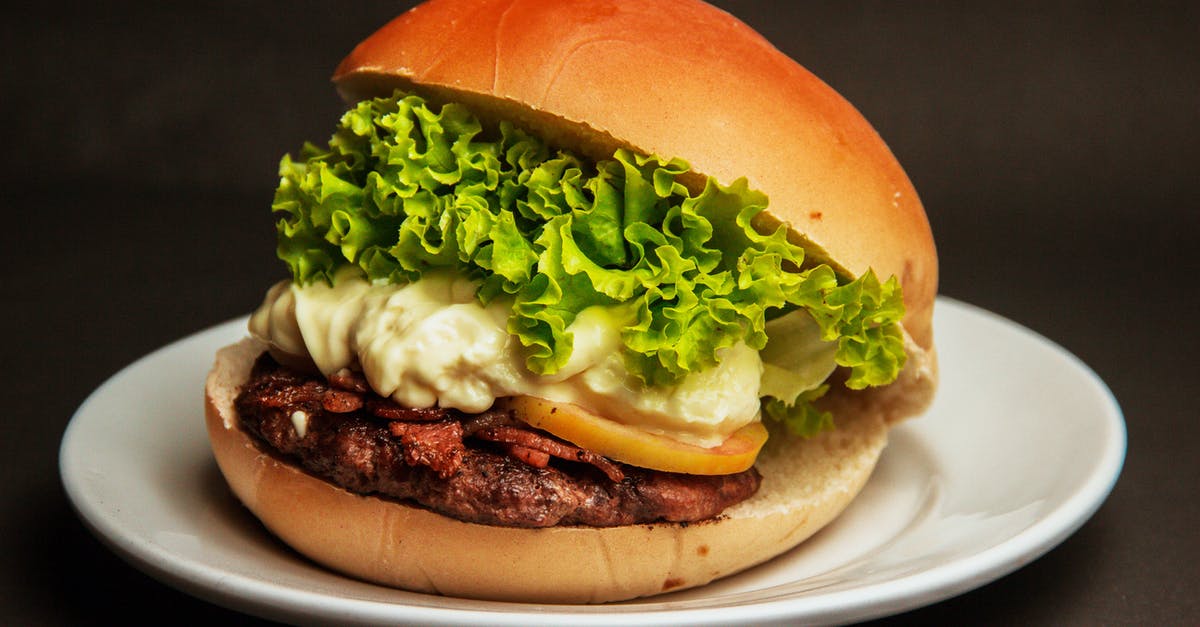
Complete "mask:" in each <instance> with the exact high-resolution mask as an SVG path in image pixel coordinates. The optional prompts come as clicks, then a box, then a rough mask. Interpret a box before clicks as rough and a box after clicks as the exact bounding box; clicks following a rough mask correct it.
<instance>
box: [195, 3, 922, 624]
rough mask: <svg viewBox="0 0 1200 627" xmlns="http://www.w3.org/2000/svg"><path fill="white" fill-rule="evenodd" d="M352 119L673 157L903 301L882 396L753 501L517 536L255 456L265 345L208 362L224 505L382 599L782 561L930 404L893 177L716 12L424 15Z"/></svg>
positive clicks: (785, 457) (674, 578)
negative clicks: (242, 394) (892, 279)
mask: <svg viewBox="0 0 1200 627" xmlns="http://www.w3.org/2000/svg"><path fill="white" fill-rule="evenodd" d="M334 80H335V82H336V85H337V87H338V89H339V91H340V92H341V93H342V95H343V97H345V98H346V99H347V100H348V101H351V102H353V101H357V100H359V99H362V98H367V97H377V96H385V95H390V94H392V92H393V90H395V89H404V90H407V91H411V92H414V93H416V94H418V95H421V96H422V97H424V98H426V99H428V100H430V101H433V102H461V103H463V104H465V105H467V106H468V107H470V108H471V109H472V110H473V112H474V113H475V114H476V115H478V116H479V117H480V119H481V120H483V121H484V122H485V123H487V122H489V121H490V122H497V121H499V120H509V121H512V122H514V123H515V124H516V125H518V126H521V127H524V128H526V129H528V130H530V131H532V132H534V133H535V134H538V135H540V136H542V137H543V138H545V139H546V140H547V141H549V142H550V143H551V144H552V145H556V146H559V147H563V148H568V149H571V150H573V151H576V152H578V153H580V154H583V155H586V156H589V157H592V158H596V159H605V158H610V157H611V156H612V154H613V152H614V151H615V150H616V149H618V148H629V149H632V150H634V151H636V152H640V153H644V154H658V155H663V156H666V157H668V158H669V157H679V158H682V159H685V160H686V161H688V162H689V163H690V164H691V166H692V169H693V171H694V172H695V173H696V175H695V176H696V178H694V179H692V180H689V181H685V182H686V183H688V184H689V185H696V186H699V185H701V184H702V183H703V180H704V178H703V177H713V178H715V179H716V180H718V181H721V182H722V183H729V182H732V181H734V180H736V179H738V178H741V177H745V178H747V179H748V181H749V184H750V186H751V187H752V188H755V189H758V190H760V191H762V192H764V193H766V194H767V195H768V196H769V198H770V206H769V208H768V210H767V211H766V212H763V213H762V214H760V216H759V218H757V220H759V221H760V222H761V224H759V223H758V222H756V226H759V227H761V228H762V229H772V230H773V227H775V226H777V225H778V224H780V223H786V224H788V225H789V226H790V232H789V236H790V237H791V238H792V239H793V240H794V241H795V242H797V243H800V244H802V245H803V246H804V247H805V249H806V250H807V251H808V254H809V258H810V259H814V260H816V261H819V262H824V263H829V264H830V265H832V266H833V267H834V268H835V269H837V270H839V271H840V272H842V273H843V274H845V275H847V276H849V277H854V276H858V275H860V274H863V273H865V272H866V271H867V270H868V269H869V268H870V269H873V270H874V272H875V273H876V274H877V275H878V276H879V277H881V278H886V277H888V276H892V275H894V276H896V277H897V278H898V279H899V281H900V283H901V285H902V289H903V294H904V301H905V307H906V314H905V317H904V319H903V321H902V330H903V334H904V341H905V348H906V351H907V354H908V359H907V361H906V363H905V366H904V368H903V369H902V370H901V373H900V376H899V378H898V379H897V380H896V381H895V382H894V383H892V384H890V385H887V386H884V387H880V388H868V389H867V390H862V391H854V392H852V391H849V390H846V389H844V388H841V387H840V386H837V385H835V386H834V387H835V390H834V391H832V392H831V393H830V394H828V395H826V396H825V397H824V398H822V399H821V400H820V402H819V404H820V406H821V408H822V409H828V410H831V411H832V412H833V413H834V416H835V422H836V429H835V430H833V431H827V432H824V433H822V434H820V435H818V436H816V437H813V438H811V439H798V438H791V437H787V436H784V435H779V437H774V436H773V437H772V438H771V439H770V440H769V441H768V442H767V446H766V448H765V449H764V450H763V453H762V454H761V455H760V456H759V459H758V463H757V464H756V467H757V468H758V469H759V471H760V472H761V473H762V475H763V483H762V487H761V489H760V490H759V492H758V494H756V495H755V496H754V497H753V498H751V499H750V500H748V501H745V502H743V503H741V504H738V505H736V506H734V507H732V508H730V509H728V510H726V512H725V513H724V514H723V515H722V516H720V517H718V518H717V519H715V520H710V521H705V522H701V523H692V524H674V523H658V524H641V525H631V526H627V527H612V528H589V527H556V528H548V529H519V528H507V527H493V526H486V525H479V524H472V523H465V522H459V521H456V520H452V519H450V518H447V517H444V516H441V515H438V514H435V513H432V512H430V511H428V510H425V509H422V508H420V507H416V506H411V505H407V504H404V503H400V502H397V501H392V500H386V499H382V498H376V497H368V496H360V495H356V494H352V493H350V492H347V491H345V490H342V489H341V488H338V487H336V486H333V485H332V484H329V483H326V482H325V481H322V480H320V479H317V478H315V477H313V476H311V475H309V474H307V473H305V472H304V471H303V470H300V469H299V468H297V467H295V466H293V465H291V464H288V463H286V462H284V461H281V460H280V459H279V458H277V457H275V456H273V455H272V454H270V453H267V452H265V451H263V450H262V449H260V448H259V447H258V446H257V445H256V444H255V442H254V441H253V440H251V439H250V438H249V437H248V436H247V435H245V434H244V433H243V432H242V431H241V430H240V429H239V428H238V420H237V417H236V415H235V411H234V405H233V399H234V397H235V396H236V394H237V391H238V387H239V385H241V384H242V382H244V381H245V380H246V377H247V376H248V373H249V371H250V367H251V364H252V362H253V360H254V358H255V357H256V356H257V355H258V354H259V353H261V352H262V351H263V350H265V348H266V347H265V346H264V345H262V344H259V343H258V342H257V341H254V340H247V341H244V342H242V343H240V344H237V345H234V346H231V347H228V348H226V349H224V350H222V351H221V353H220V354H219V355H218V357H217V362H216V365H215V366H214V369H213V371H212V373H211V374H210V376H209V378H208V382H207V386H206V416H207V424H208V430H209V435H210V437H211V439H212V445H213V450H214V453H215V456H216V458H217V461H218V463H219V465H220V468H221V470H222V472H223V473H224V475H225V477H226V479H227V480H228V482H229V484H230V486H231V487H232V488H233V491H234V492H235V494H236V495H237V496H238V498H239V499H240V500H241V501H242V502H243V503H244V504H245V505H246V506H247V507H248V508H249V509H250V510H251V511H252V512H253V513H254V514H255V515H256V516H258V517H259V519H261V520H262V521H263V523H264V524H265V525H266V526H267V527H268V528H269V529H270V530H271V531H272V532H273V533H275V534H276V535H277V536H279V537H280V538H281V539H283V540H284V541H285V542H287V543H288V544H289V545H291V546H292V547H294V548H295V549H296V550H297V551H299V552H300V553H302V554H304V555H306V556H309V557H310V558H312V559H314V560H316V561H317V562H319V563H321V564H324V565H326V566H328V567H330V568H333V569H335V570H338V571H341V572H343V573H346V574H349V575H352V576H355V577H358V578H362V579H365V580H368V581H373V582H377V583H381V584H384V585H389V586H396V587H401V588H405V589H410V590H417V591H425V592H436V593H441V594H446V595H454V596H464V597H473V598H484V599H499V600H513V601H526V602H603V601H613V600H620V599H628V598H633V597H638V596H644V595H650V594H657V593H661V592H664V591H670V590H679V589H684V588H688V587H692V586H697V585H702V584H704V583H707V582H709V581H712V580H713V579H716V578H718V577H722V576H725V575H728V574H732V573H734V572H738V571H740V570H743V569H745V568H748V567H750V566H752V565H754V564H758V563H761V562H763V561H765V560H768V559H770V558H772V557H774V556H776V555H779V554H781V553H783V552H785V551H787V550H788V549H790V548H792V547H794V546H795V545H797V544H798V543H800V542H801V541H803V540H804V539H806V538H808V537H809V536H811V535H812V534H813V533H815V532H816V531H817V530H818V529H820V528H821V527H822V526H824V525H825V524H827V523H828V522H829V521H830V520H832V519H833V518H834V517H836V516H837V515H838V514H839V513H840V512H841V511H842V510H843V509H844V508H845V507H846V506H847V505H848V504H849V503H850V501H851V500H852V499H853V498H854V496H855V495H856V494H857V493H858V492H859V491H860V490H861V488H862V486H863V485H864V484H865V482H866V481H867V479H868V477H869V476H870V474H871V471H872V469H873V468H874V466H875V463H876V461H877V459H878V457H879V455H880V453H881V451H882V450H883V448H884V446H885V444H886V440H887V431H888V428H889V426H890V425H891V424H892V423H894V422H895V421H897V420H900V419H902V418H904V417H907V416H911V415H914V414H916V413H919V412H920V411H922V410H923V409H924V408H925V407H926V406H927V404H928V403H929V401H930V400H931V398H932V395H933V391H934V389H935V387H936V381H937V376H936V357H935V351H934V346H933V334H932V327H931V321H932V314H933V304H934V299H935V295H936V291H937V258H936V251H935V249H934V245H933V239H932V236H931V234H930V229H929V224H928V221H927V219H926V217H925V213H924V210H923V208H922V206H921V203H920V200H919V199H918V197H917V194H916V192H915V191H914V190H913V187H912V185H911V183H910V182H909V180H908V178H907V177H906V175H905V174H904V172H903V170H902V169H901V167H900V166H899V164H898V163H897V162H896V160H895V158H894V157H893V156H892V154H891V152H890V151H889V150H888V148H887V146H886V145H885V144H884V143H883V141H882V140H881V139H880V138H879V136H878V134H877V133H876V132H875V131H874V130H873V129H872V128H871V126H870V125H869V124H868V123H867V122H866V121H865V120H864V119H863V118H862V116H861V115H860V114H859V113H858V112H857V111H856V110H855V109H854V108H853V107H852V106H851V105H850V104H849V103H848V102H846V101H845V100H844V99H843V98H841V97H840V96H839V95H838V94H837V93H836V92H834V91H833V90H832V89H831V88H830V87H828V86H827V85H825V84H824V83H822V82H821V81H820V80H819V79H817V78H816V77H814V76H813V75H812V74H811V73H809V72H808V71H807V70H805V69H804V68H802V67H800V66H799V65H797V64H796V63H795V62H794V61H792V60H791V59H789V58H788V57H786V56H785V55H783V54H782V53H781V52H779V51H778V50H776V49H775V48H774V47H772V46H771V45H770V44H769V43H768V42H767V41H766V40H765V39H763V38H762V37H761V36H760V35H758V34H757V33H755V32H754V31H753V30H751V29H750V28H749V27H747V26H746V25H744V24H743V23H741V22H739V21H738V20H737V19H735V18H733V17H732V16H730V15H728V14H726V13H724V12H722V11H720V10H718V9H716V8H714V7H711V6H709V5H707V4H704V3H702V2H698V1H695V0H671V1H649V2H647V1H611V0H610V1H596V0H587V1H579V2H575V1H571V2H568V1H562V0H433V1H432V2H428V3H426V4H423V5H421V6H418V7H417V8H415V9H413V10H411V11H409V12H407V13H405V14H403V15H401V16H400V17H398V18H397V19H395V20H394V21H392V22H391V23H389V24H387V25H386V26H384V27H383V28H382V29H381V30H379V31H378V32H376V33H375V34H373V35H371V36H370V37H369V38H367V39H366V40H365V41H363V42H362V43H361V44H360V45H359V46H358V47H357V48H355V49H354V51H353V52H352V53H351V54H350V55H349V56H348V57H347V58H346V59H345V60H344V61H343V62H342V63H341V65H340V66H339V67H338V68H337V71H336V73H335V76H334Z"/></svg>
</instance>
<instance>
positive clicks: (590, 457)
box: [475, 426, 625, 483]
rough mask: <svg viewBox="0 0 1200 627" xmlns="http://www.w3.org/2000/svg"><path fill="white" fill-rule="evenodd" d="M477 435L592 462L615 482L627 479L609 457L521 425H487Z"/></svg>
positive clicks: (578, 460) (573, 459) (493, 440)
mask: <svg viewBox="0 0 1200 627" xmlns="http://www.w3.org/2000/svg"><path fill="white" fill-rule="evenodd" d="M475 437H477V438H479V439H481V440H489V441H491V442H500V443H502V444H509V445H515V446H520V447H524V448H527V449H533V450H535V451H541V452H543V453H546V454H547V455H552V456H554V457H558V458H560V459H565V460H568V461H573V462H581V463H584V464H591V465H593V466H595V467H596V468H598V469H600V472H603V473H604V474H605V475H607V476H608V478H609V479H611V480H612V481H613V483H620V482H621V481H622V480H624V479H625V473H623V472H621V469H620V468H619V467H618V466H617V465H616V464H614V463H613V462H612V461H611V460H609V459H608V458H607V457H604V456H602V455H598V454H596V453H593V452H591V451H588V450H584V449H581V448H579V447H577V446H572V445H570V444H565V443H563V442H559V441H558V440H555V439H552V438H550V437H548V436H545V435H542V434H540V433H536V432H534V431H529V430H527V429H522V428H520V427H507V426H497V427H487V428H484V429H480V430H479V431H476V432H475ZM510 450H511V449H510Z"/></svg>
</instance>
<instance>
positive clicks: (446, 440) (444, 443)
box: [388, 420, 466, 479]
mask: <svg viewBox="0 0 1200 627" xmlns="http://www.w3.org/2000/svg"><path fill="white" fill-rule="evenodd" d="M388 430H389V431H390V432H391V434H392V435H394V436H396V437H398V438H400V444H402V445H403V446H404V461H405V462H406V463H407V464H408V465H409V466H428V467H429V468H431V469H432V470H433V471H434V472H436V473H437V474H438V476H439V477H441V478H443V479H445V478H447V477H450V476H451V475H453V474H454V471H455V470H458V466H459V465H460V464H462V459H463V453H464V452H466V447H465V446H463V439H462V438H463V430H462V423H460V422H458V421H457V420H447V421H443V422H402V421H395V422H391V423H389V424H388Z"/></svg>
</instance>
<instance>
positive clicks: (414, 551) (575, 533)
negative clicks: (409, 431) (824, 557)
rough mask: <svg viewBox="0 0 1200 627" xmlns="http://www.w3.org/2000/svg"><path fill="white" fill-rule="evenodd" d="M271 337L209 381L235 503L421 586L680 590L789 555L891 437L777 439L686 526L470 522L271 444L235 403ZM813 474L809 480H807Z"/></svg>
mask: <svg viewBox="0 0 1200 627" xmlns="http://www.w3.org/2000/svg"><path fill="white" fill-rule="evenodd" d="M264 350H266V346H265V345H263V344H262V343H260V342H258V341H257V340H253V339H246V340H243V341H242V342H240V343H238V344H234V345H232V346H228V347H226V348H224V349H222V350H221V351H220V352H218V354H217V358H216V363H215V365H214V366H213V369H212V371H211V372H210V374H209V376H208V381H207V384H206V388H205V416H206V419H207V425H208V434H209V439H210V440H211V442H212V448H213V453H214V454H215V456H216V459H217V464H218V466H220V469H221V472H222V474H223V475H224V476H225V480H226V481H227V482H228V483H229V485H230V487H231V488H232V489H233V492H234V494H235V495H237V498H238V499H239V500H240V501H241V502H242V503H243V504H245V506H246V507H247V508H248V509H250V511H251V512H253V513H254V515H255V516H257V517H258V519H259V520H261V521H262V523H263V524H264V525H266V527H267V528H268V529H269V530H270V531H271V532H272V533H273V534H275V535H276V536H277V537H279V538H280V539H282V540H283V541H284V542H286V543H287V544H288V545H290V546H291V547H292V548H294V549H295V550H296V551H298V552H299V553H301V554H303V555H305V556H307V557H309V558H311V559H312V560H314V561H316V562H318V563H320V564H323V565H324V566H326V567H328V568H331V569H333V570H336V571H340V572H342V573H345V574H347V575H350V576H353V577H356V578H359V579H364V580H367V581H371V582H375V583H379V584H383V585H387V586H392V587H397V588H404V589H407V590H413V591H418V592H431V593H439V594H444V595H449V596H457V597H469V598H478V599H494V600H505V601H523V602H531V603H595V602H603V601H616V600H621V599H629V598H633V597H639V596H646V595H651V594H659V593H662V592H669V591H673V590H682V589H684V588H690V587H693V586H698V585H702V584H705V583H708V582H709V581H712V580H713V579H716V578H718V577H722V576H725V575H729V574H732V573H735V572H738V571H741V570H744V569H746V568H748V567H750V566H753V565H754V564H758V563H760V562H763V561H765V560H768V559H770V558H772V557H775V556H776V555H779V554H780V553H783V552H785V551H787V550H788V549H789V548H791V547H793V546H795V545H796V544H798V543H800V542H801V541H803V540H805V539H806V538H808V537H809V536H811V535H812V534H813V533H815V532H816V531H817V530H818V529H820V528H821V527H823V526H824V525H825V524H826V523H828V522H829V521H830V520H832V519H833V518H834V517H835V516H837V515H838V514H839V513H840V512H841V511H842V510H843V509H844V508H845V507H846V506H847V505H848V504H849V503H850V501H851V500H852V499H853V498H854V496H855V495H856V494H858V492H859V490H861V488H862V486H863V484H864V483H866V481H867V478H868V477H869V476H870V474H871V470H872V469H873V468H874V466H875V462H876V460H877V459H878V457H879V454H880V452H881V451H882V449H883V447H884V444H885V443H886V440H887V426H886V425H885V424H884V422H883V420H882V418H881V417H880V416H879V415H866V414H864V415H859V416H855V417H853V418H849V419H846V420H842V421H839V423H838V428H837V429H836V430H835V431H831V432H826V433H824V434H822V435H820V436H818V437H815V438H812V439H809V440H803V439H792V438H787V437H781V438H773V439H772V440H771V441H770V442H768V444H767V448H766V449H765V450H764V453H763V454H762V455H760V456H759V463H758V468H759V471H760V472H761V473H762V475H763V482H762V487H761V488H760V490H759V491H758V493H757V494H756V495H755V496H754V497H753V498H751V499H750V500H748V501H745V502H743V503H740V504H738V505H736V506H734V507H732V508H730V509H728V510H726V512H725V514H724V515H722V516H721V517H719V518H718V519H716V520H710V521H705V522H700V523H692V524H687V525H681V524H676V523H659V524H639V525H629V526H626V527H553V528H548V529H520V528H513V527H495V526H489V525H479V524H474V523H465V522H460V521H457V520H454V519H451V518H448V517H446V516H442V515H440V514H436V513H433V512H431V511H428V510H425V509H422V508H420V507H416V506H412V505H407V504H404V503H401V502H398V501H394V500H390V499H384V498H379V497H373V496H362V495H357V494H352V493H350V492H347V491H346V490H343V489H342V488H339V487H337V486H335V485H333V484H331V483H328V482H326V481H323V480H321V479H318V478H316V477H314V476H312V475H309V474H307V473H306V472H304V471H303V470H301V469H300V468H299V467H297V466H295V465H292V464H290V463H288V462H286V461H284V460H282V459H281V458H279V457H277V456H275V455H272V454H270V453H267V452H265V451H264V450H263V449H261V448H259V446H258V445H257V444H256V443H255V441H254V440H252V439H251V438H250V437H249V436H248V435H246V434H245V433H244V432H243V431H242V430H241V429H240V428H239V427H238V419H237V412H236V409H235V408H234V399H235V398H236V396H237V393H238V388H239V386H240V385H241V384H242V383H243V382H244V381H246V379H247V378H248V376H249V373H250V369H251V367H252V365H253V362H254V359H255V358H256V357H258V355H259V354H261V353H262V352H263V351H264ZM801 478H803V480H801Z"/></svg>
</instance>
